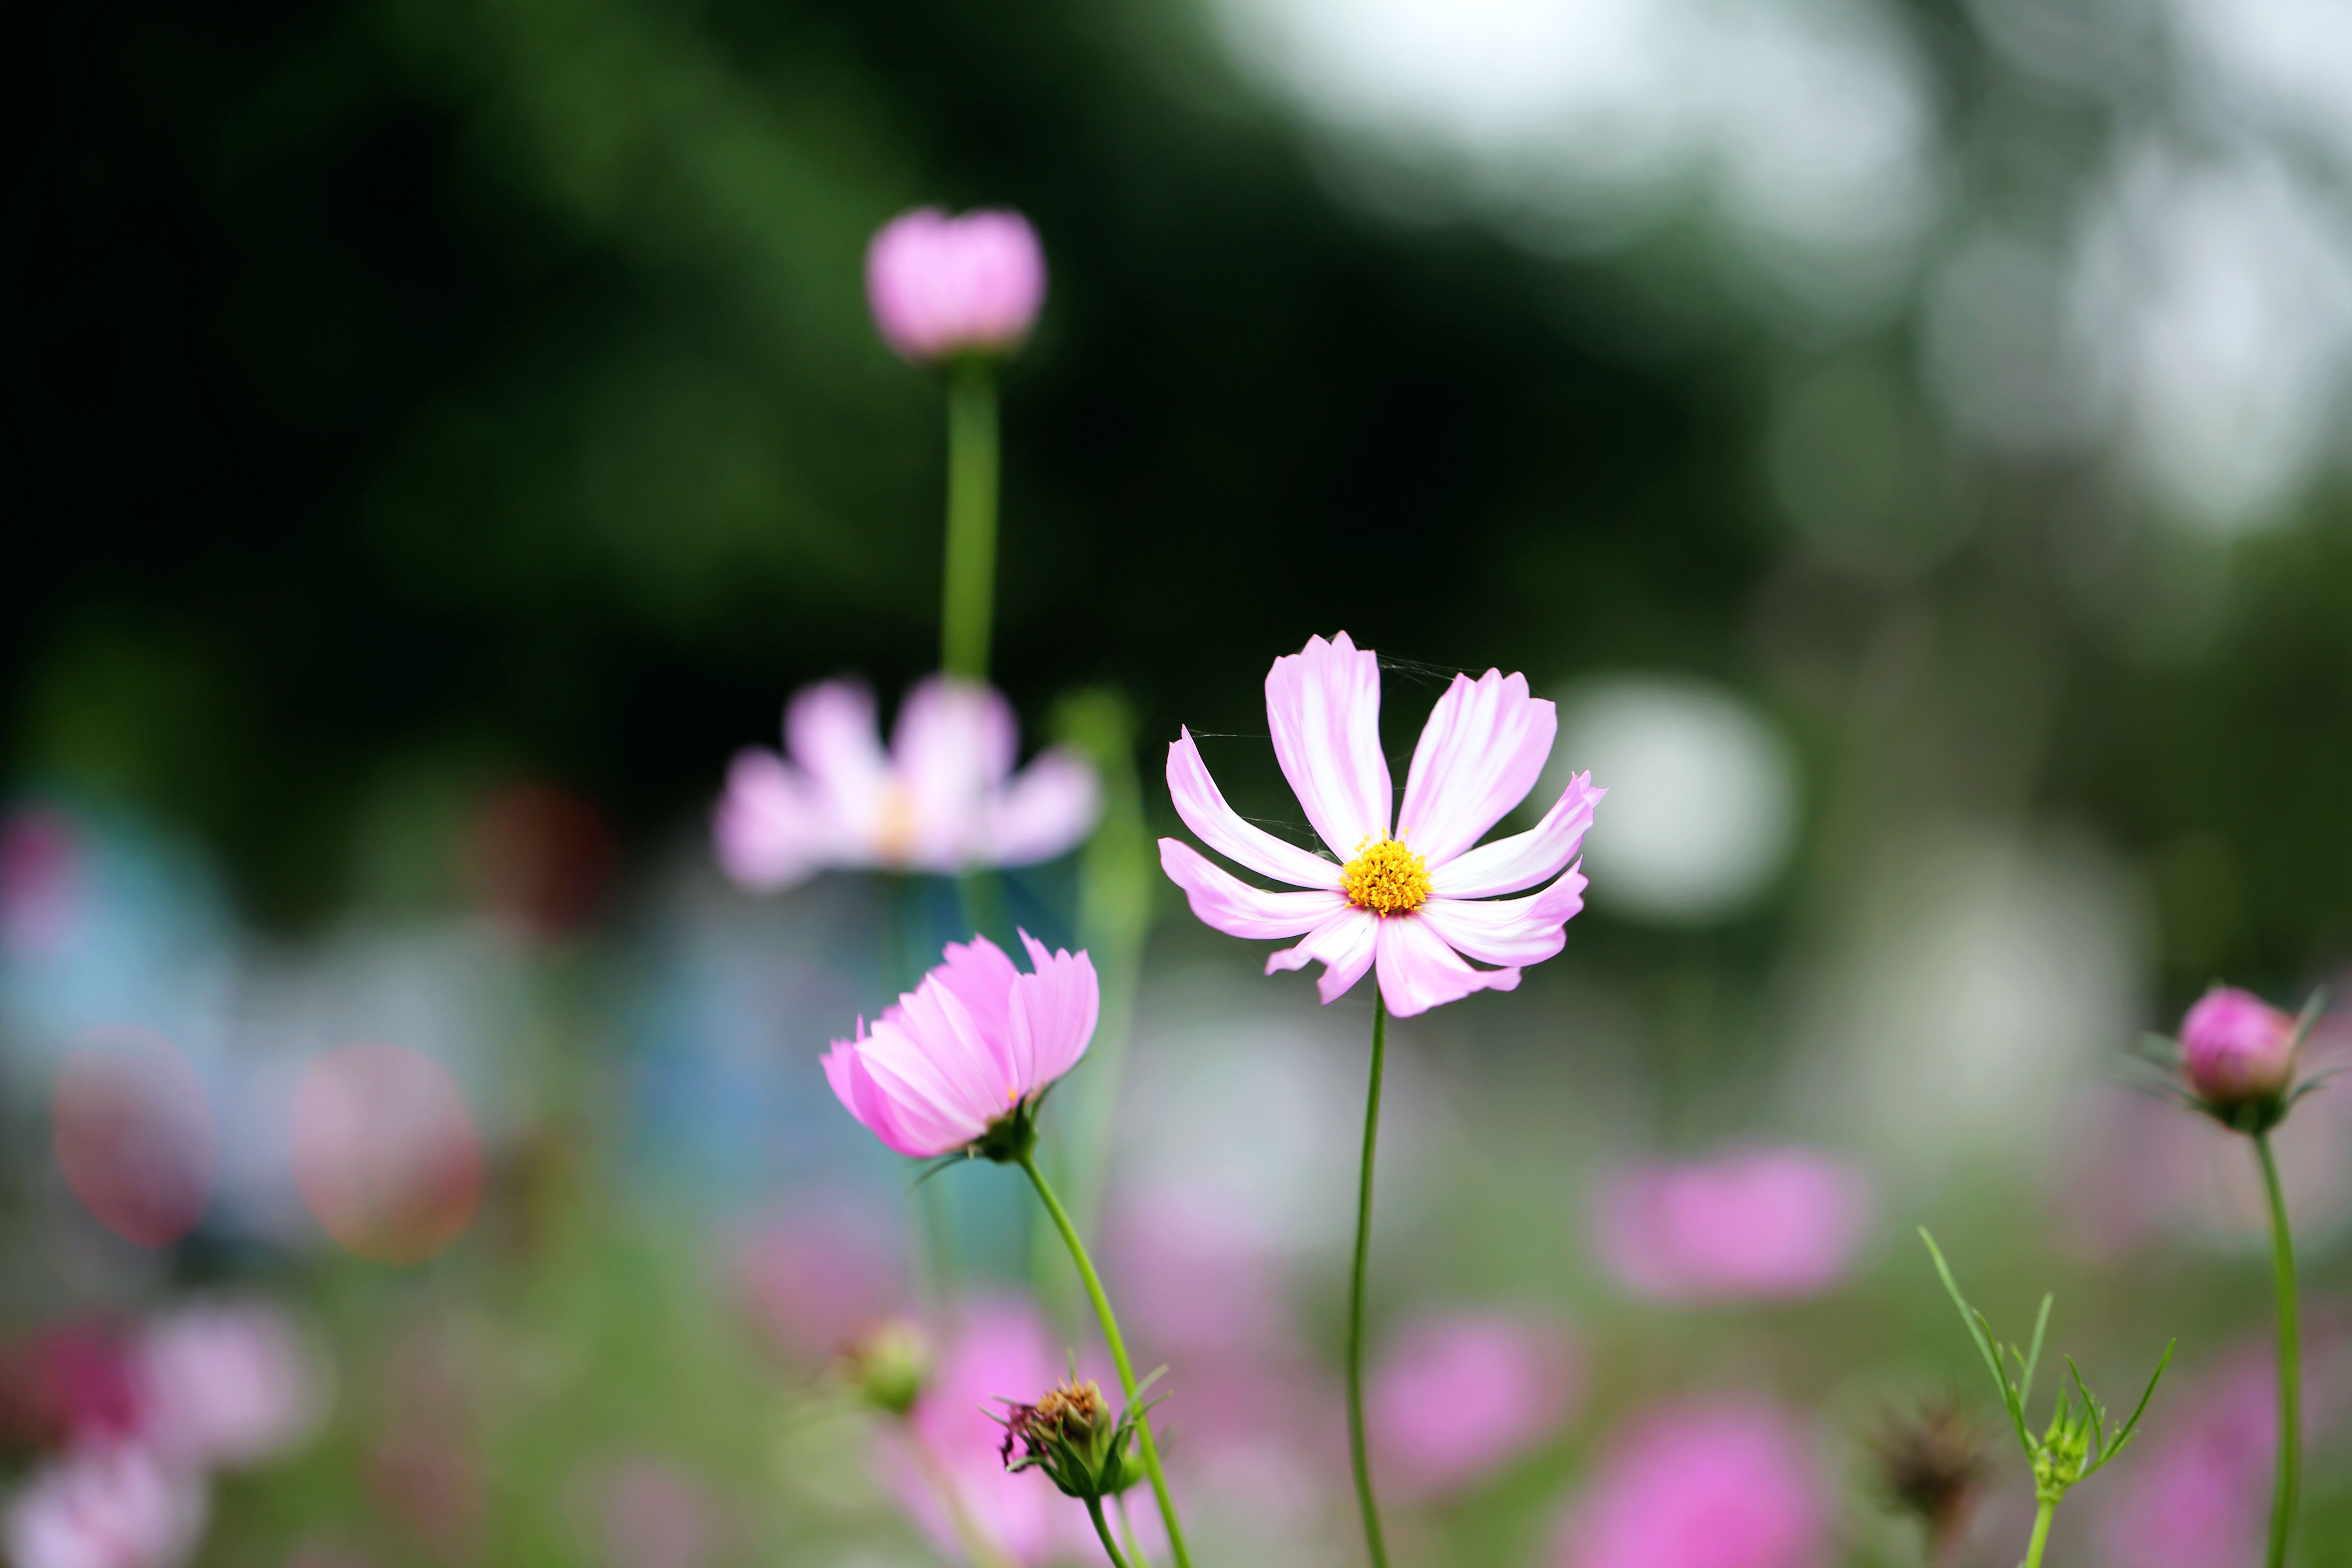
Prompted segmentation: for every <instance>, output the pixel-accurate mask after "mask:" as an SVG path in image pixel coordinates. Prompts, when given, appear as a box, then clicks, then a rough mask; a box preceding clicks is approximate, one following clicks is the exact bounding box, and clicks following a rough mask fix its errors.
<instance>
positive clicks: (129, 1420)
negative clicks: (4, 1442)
mask: <svg viewBox="0 0 2352 1568" xmlns="http://www.w3.org/2000/svg"><path fill="white" fill-rule="evenodd" d="M0 1367H5V1371H4V1372H0V1410H5V1426H6V1436H8V1438H9V1439H11V1440H12V1441H15V1442H18V1443H24V1444H27V1445H30V1446H34V1447H58V1446H60V1445H68V1444H85V1445H86V1444H94V1443H95V1444H104V1443H110V1442H114V1441H118V1440H121V1439H123V1438H127V1437H130V1436H134V1435H136V1434H137V1433H138V1432H139V1431H140V1430H141V1429H142V1426H144V1424H145V1422H146V1418H147V1411H146V1400H145V1398H144V1395H143V1392H142V1387H141V1382H142V1380H141V1378H140V1375H139V1365H138V1355H137V1352H136V1348H135V1346H134V1344H133V1342H132V1341H131V1336H130V1335H128V1334H126V1333H124V1332H122V1331H119V1330H117V1329H116V1328H114V1327H112V1326H110V1325H108V1324H105V1323H96V1322H76V1323H65V1324H60V1325H58V1326H57V1327H54V1328H49V1329H45V1330H43V1331H40V1332H39V1333H37V1334H35V1335H34V1336H32V1338H30V1339H29V1340H27V1341H26V1342H24V1343H22V1344H20V1345H15V1346H11V1347H10V1348H9V1351H8V1353H7V1356H6V1358H5V1363H0Z"/></svg>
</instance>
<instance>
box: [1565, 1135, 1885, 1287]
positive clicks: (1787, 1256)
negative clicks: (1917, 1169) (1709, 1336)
mask: <svg viewBox="0 0 2352 1568" xmlns="http://www.w3.org/2000/svg"><path fill="white" fill-rule="evenodd" d="M1870 1212H1871V1202H1870V1186H1869V1183H1868V1181H1867V1179H1866V1178H1865V1177H1864V1175H1863V1173H1861V1172H1860V1171H1857V1170H1856V1169H1854V1168H1853V1166H1851V1165H1848V1164H1845V1163H1842V1162H1840V1161H1837V1160H1832V1159H1831V1158H1829V1157H1828V1156H1827V1155H1824V1154H1819V1153H1816V1152H1812V1151H1811V1150H1809V1149H1799V1148H1780V1149H1752V1150H1740V1151H1736V1152H1731V1153H1727V1154H1723V1155H1719V1156H1717V1157H1716V1158H1714V1159H1711V1160H1704V1161H1699V1162H1696V1163H1688V1164H1643V1165H1636V1166H1633V1167H1631V1168H1629V1169H1626V1170H1622V1171H1620V1172H1618V1173H1616V1174H1615V1175H1614V1176H1612V1177H1611V1178H1610V1179H1609V1180H1607V1181H1606V1182H1604V1183H1603V1184H1601V1194H1600V1202H1599V1205H1598V1210H1597V1214H1596V1215H1595V1226H1594V1228H1595V1231H1596V1237H1597V1240H1598V1242H1599V1246H1600V1252H1601V1261H1602V1262H1603V1263H1604V1264H1605V1265H1606V1266H1607V1267H1608V1268H1609V1270H1610V1272H1611V1273H1612V1274H1613V1275H1614V1276H1616V1278H1617V1279H1618V1281H1619V1282H1620V1283H1621V1284H1622V1285H1624V1286H1625V1287H1626V1288H1627V1289H1632V1290H1634V1291H1637V1292H1639V1293H1640V1294H1642V1295H1644V1296H1650V1297H1654V1298H1656V1299H1658V1300H1677V1301H1700V1300H1738V1299H1743V1298H1744V1299H1751V1300H1772V1299H1790V1298H1795V1297H1801V1296H1811V1295H1814V1294H1817V1293H1818V1292H1820V1291H1822V1290H1825V1289H1829V1288H1830V1287H1831V1286H1832V1285H1833V1284H1835V1283H1836V1282H1837V1281H1838V1279H1840V1278H1842V1277H1843V1275H1844V1273H1845V1271H1846V1268H1847V1267H1848V1266H1849V1265H1850V1264H1851V1263H1852V1262H1853V1255H1854V1251H1855V1248H1856V1247H1859V1246H1860V1245H1861V1242H1862V1238H1863V1235H1864V1231H1865V1230H1866V1229H1867V1228H1868V1226H1869V1223H1870Z"/></svg>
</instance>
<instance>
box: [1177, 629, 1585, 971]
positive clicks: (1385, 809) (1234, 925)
mask: <svg viewBox="0 0 2352 1568" xmlns="http://www.w3.org/2000/svg"><path fill="white" fill-rule="evenodd" d="M1265 716H1266V721H1267V722H1268V724H1269V725H1271V726H1272V729H1273V732H1274V755H1275V760H1276V762H1278V763H1281V764H1282V775H1283V777H1284V778H1286V779H1287V780H1288V781H1289V782H1290V789H1291V793H1292V794H1294V795H1297V797H1298V804H1299V805H1300V806H1301V807H1302V808H1303V809H1304V810H1305V811H1306V813H1307V821H1309V822H1310V823H1312V824H1313V825H1314V827H1315V832H1316V835H1317V837H1320V838H1321V839H1322V841H1323V845H1324V847H1325V848H1327V849H1328V850H1329V851H1330V854H1331V856H1332V857H1333V858H1328V859H1327V858H1324V857H1323V856H1320V855H1318V854H1316V853H1315V852H1314V851H1312V850H1309V849H1303V848H1301V847H1298V846H1297V845H1296V844H1292V843H1290V842H1288V841H1287V840H1286V839H1281V838H1277V837H1275V836H1274V835H1273V834H1271V833H1268V832H1267V831H1265V829H1264V828H1262V827H1259V826H1256V825H1255V823H1252V822H1250V821H1249V820H1248V819H1247V818H1245V817H1244V816H1241V815H1240V814H1239V813H1237V812H1235V811H1234V808H1233V807H1232V806H1230V805H1226V804H1225V797H1224V795H1223V793H1221V792H1220V791H1219V790H1218V788H1217V784H1216V781H1215V780H1214V779H1213V778H1211V777H1210V776H1209V768H1208V764H1207V763H1204V762H1202V759H1201V750H1200V747H1199V746H1198V745H1197V744H1196V743H1195V742H1193V739H1192V731H1190V730H1185V731H1181V733H1180V734H1179V735H1178V736H1177V739H1176V741H1175V742H1174V743H1173V744H1172V745H1171V746H1170V747H1169V748H1168V792H1169V794H1170V795H1171V797H1173V799H1174V801H1175V805H1176V815H1177V816H1181V817H1182V818H1183V819H1184V826H1187V827H1189V828H1191V829H1192V831H1193V832H1194V833H1195V834H1196V835H1198V836H1199V837H1200V839H1201V842H1202V843H1203V844H1205V845H1207V846H1208V847H1210V848H1212V849H1213V850H1215V851H1216V852H1217V853H1218V854H1220V855H1223V856H1224V857H1225V858H1227V859H1229V860H1233V861H1234V862H1236V863H1237V864H1239V865H1241V866H1242V867H1244V868H1246V869H1248V870H1251V871H1255V872H1256V873H1257V874H1258V875H1259V876H1261V877H1265V878H1269V879H1272V880H1274V881H1276V882H1283V883H1286V884H1288V885H1289V886H1290V887H1292V888H1296V889H1305V890H1304V891H1300V892H1278V893H1277V892H1268V891H1267V890H1265V889H1262V888H1257V887H1253V886H1251V885H1250V884H1249V883H1247V882H1244V881H1243V880H1241V879H1239V878H1238V877H1235V876H1234V875H1233V874H1232V873H1231V872H1229V871H1226V870H1224V869H1223V868H1221V867H1219V866H1218V865H1216V864H1215V863H1214V862H1213V861H1212V860H1210V859H1209V858H1208V857H1207V856H1205V855H1202V853H1201V852H1200V851H1199V850H1197V849H1195V848H1193V847H1192V846H1191V845H1189V844H1187V843H1185V842H1184V841H1183V840H1181V839H1178V838H1163V839H1161V840H1160V868H1161V869H1162V870H1164V871H1166V872H1167V874H1168V878H1169V879H1170V880H1171V881H1172V882H1174V883H1175V884H1176V885H1177V886H1178V887H1180V888H1181V889H1184V896H1185V898H1186V899H1187V900H1189V901H1190V903H1191V904H1192V912H1193V913H1194V914H1195V915H1197V916H1199V917H1200V919H1201V920H1202V921H1203V922H1204V923H1205V924H1207V925H1210V926H1212V927H1213V928H1215V929H1216V930H1218V931H1223V932H1224V933H1225V934H1226V935H1227V936H1237V937H1242V938H1244V939H1246V940H1253V941H1255V940H1281V939H1287V938H1290V937H1299V938H1302V939H1303V940H1301V941H1300V942H1297V944H1295V945H1293V946H1290V947H1286V948H1284V949H1283V950H1282V951H1281V952H1276V953H1274V954H1272V955H1271V956H1269V957H1268V958H1267V959H1266V961H1265V972H1266V973H1268V974H1272V973H1274V972H1275V971H1276V970H1280V969H1304V968H1305V967H1307V964H1308V963H1320V964H1321V965H1323V973H1322V976H1321V977H1320V978H1319V979H1318V980H1317V982H1316V991H1317V993H1318V994H1319V995H1320V996H1321V997H1322V999H1323V1000H1324V1001H1325V1002H1327V1003H1328V1002H1332V1001H1336V1000H1337V999H1338V998H1339V997H1340V996H1342V995H1344V994H1347V992H1348V991H1349V989H1351V988H1352V987H1353V986H1354V985H1355V984H1356V982H1357V981H1359V980H1361V979H1362V978H1363V977H1364V973H1365V972H1366V971H1367V970H1370V969H1372V968H1374V967H1375V965H1377V966H1378V971H1379V984H1380V988H1381V997H1382V999H1383V1000H1385V1001H1386V1002H1387V1004H1388V1009H1389V1011H1390V1012H1391V1013H1393V1014H1395V1015H1396V1016H1398V1017H1400V1018H1409V1017H1411V1016H1413V1015H1415V1014H1417V1013H1425V1012H1427V1011H1428V1010H1429V1009H1430V1008H1432V1007H1435V1006H1438V1005H1442V1004H1444V1003H1447V1002H1454V1001H1458V1000H1460V999H1461V998H1462V997H1465V996H1467V995H1469V994H1471V993H1472V992H1474V991H1509V990H1513V989H1515V988H1516V987H1517V985H1518V984H1519V972H1520V970H1521V969H1523V968H1524V967H1526V966H1527V965H1528V964H1530V963H1542V962H1543V961H1544V960H1545V959H1547V958H1549V957H1551V956H1552V955H1553V954H1554V953H1557V952H1559V950H1560V949H1561V948H1562V947H1564V946H1566V945H1567V943H1568V936H1567V931H1566V929H1565V928H1566V926H1567V924H1568V922H1569V921H1570V920H1571V919H1573V918H1574V917H1575V915H1576V913H1577V912H1578V911H1579V910H1581V909H1583V908H1584V885H1585V879H1584V874H1583V872H1582V871H1580V870H1579V869H1578V868H1577V867H1576V866H1575V865H1571V864H1570V862H1571V861H1573V860H1575V859H1576V855H1577V851H1578V850H1579V849H1580V848H1581V847H1582V846H1583V843H1584V834H1585V830H1586V829H1587V828H1589V827H1591V826H1592V808H1593V806H1594V805H1596V804H1598V803H1599V801H1600V799H1601V795H1603V794H1604V793H1605V792H1604V791H1601V790H1598V789H1595V788H1593V787H1592V778H1591V774H1589V773H1579V774H1578V775H1577V776H1576V777H1575V778H1574V779H1573V780H1571V781H1570V784H1569V786H1568V788H1567V789H1566V790H1564V791H1563V792H1561V795H1560V797H1559V801H1558V802H1557V803H1556V804H1555V805H1553V806H1552V808H1551V810H1550V811H1549V813H1547V814H1546V815H1545V816H1544V818H1543V820H1542V821H1541V822H1539V823H1538V824H1537V825H1536V826H1534V827H1532V828H1529V829H1528V831H1527V832H1525V833H1519V834H1514V835H1512V836H1511V837H1507V838H1498V839H1496V840H1495V841H1494V842H1493V843H1491V844H1479V843H1478V840H1479V839H1481V838H1483V837H1486V832H1487V830H1488V829H1490V828H1492V827H1493V826H1495V825H1496V823H1498V822H1500V821H1502V820H1503V817H1504V816H1505V815H1506V814H1507V813H1508V812H1509V811H1510V810H1511V808H1512V807H1514V806H1516V805H1518V804H1519V802H1520V801H1521V800H1523V799H1525V798H1526V796H1527V793H1528V791H1529V790H1530V789H1532V788H1534V787H1535V783H1536V779H1537V776H1538V774H1540V773H1542V772H1543V768H1544V762H1545V760H1546V759H1547V758H1549V756H1550V755H1551V743H1552V737H1553V734H1554V732H1555V731H1557V729H1558V728H1559V721H1558V718H1557V716H1556V715H1555V714H1554V712H1553V710H1552V705H1551V704H1550V703H1549V702H1547V701H1545V700H1542V699H1540V698H1537V697H1531V696H1529V695H1528V679H1527V677H1526V676H1524V675H1512V676H1505V675H1504V674H1502V672H1501V671H1499V670H1493V669H1490V670H1488V671H1487V672H1486V674H1485V675H1483V676H1480V677H1479V678H1478V679H1475V680H1473V679H1471V678H1470V677H1468V676H1466V675H1457V676H1455V677H1454V684H1453V685H1452V686H1450V687H1448V688H1447V689H1446V691H1445V695H1444V696H1443V697H1441V698H1439V699H1438V700H1437V706H1436V708H1435V709H1434V710H1432V711H1431V713H1430V715H1429V721H1428V723H1427V724H1425V725H1423V728H1422V731H1421V742H1420V744H1419V745H1417V746H1416V747H1415V748H1414V749H1413V753H1412V772H1411V773H1408V774H1406V776H1405V784H1404V798H1403V800H1402V802H1398V801H1397V799H1396V796H1395V794H1394V790H1393V787H1392V785H1391V780H1390V773H1389V763H1388V756H1387V754H1386V753H1385V752H1383V751H1382V750H1381V668H1380V661H1379V659H1378V658H1376V657H1375V656H1374V655H1373V653H1372V650H1371V649H1370V648H1359V647H1357V646H1356V645H1355V643H1354V642H1352V641H1351V640H1349V637H1348V634H1347V633H1345V632H1341V633H1340V634H1339V636H1338V637H1334V638H1333V639H1331V640H1330V641H1329V642H1326V641H1324V640H1323V639H1322V638H1321V637H1310V638H1309V639H1307V647H1306V648H1305V649H1304V650H1303V651H1301V652H1298V653H1295V654H1287V655H1285V656H1284V657H1283V658H1277V659H1276V660H1275V661H1274V668H1273V669H1272V670H1270V671H1268V672H1267V675H1266V678H1265ZM1392 806H1393V811H1394V821H1393V824H1392V823H1391V807H1392ZM1391 826H1394V828H1395V831H1394V832H1393V833H1391V831H1390V828H1391ZM1473 846H1475V847H1473ZM1562 873H1565V875H1563V874H1562ZM1554 878H1558V880H1557V881H1555V880H1553V879H1554ZM1538 883H1549V886H1547V887H1545V888H1544V889H1542V890H1541V891H1539V892H1537V893H1532V894H1529V895H1528V897H1526V898H1523V899H1503V898H1497V897H1496V895H1497V894H1501V893H1516V892H1521V891H1524V890H1525V889H1528V888H1533V887H1535V886H1536V885H1537V884H1538ZM1469 959H1475V960H1476V961H1477V962H1478V963H1486V964H1493V965H1496V967H1494V968H1491V969H1475V968H1473V967H1471V965H1470V964H1469V963H1466V962H1465V960H1469Z"/></svg>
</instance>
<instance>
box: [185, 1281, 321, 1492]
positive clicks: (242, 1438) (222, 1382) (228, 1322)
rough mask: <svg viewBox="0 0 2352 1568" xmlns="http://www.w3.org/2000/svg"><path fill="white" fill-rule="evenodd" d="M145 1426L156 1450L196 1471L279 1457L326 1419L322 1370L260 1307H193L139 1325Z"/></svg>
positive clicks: (278, 1319) (271, 1310)
mask: <svg viewBox="0 0 2352 1568" xmlns="http://www.w3.org/2000/svg"><path fill="white" fill-rule="evenodd" d="M140 1369H141V1374H142V1386H143V1388H144V1391H145V1394H146V1404H147V1419H146V1429H147V1437H148V1440H149V1442H150V1443H151V1444H152V1446H153V1447H154V1448H155V1450H156V1452H158V1453H159V1454H163V1455H164V1456H166V1457H167V1458H170V1459H172V1460H173V1461H174V1462H176V1463H181V1464H185V1465H189V1466H192V1467H195V1468H205V1469H212V1468H236V1467H240V1466H246V1465H252V1464H257V1463H259V1462H261V1461H263V1460H267V1459H271V1458H277V1457H278V1455H281V1454H283V1453H285V1452H287V1451H288V1450H289V1449H291V1448H293V1447H296V1446H297V1445H299V1443H301V1442H302V1441H303V1440H304V1439H305V1438H307V1437H308V1436H310V1434H311V1432H312V1431H313V1430H314V1429H315V1428H316V1427H317V1426H318V1424H319V1422H320V1419H321V1418H322V1417H323V1416H324V1415H325V1414H326V1405H327V1397H328V1391H327V1385H326V1373H325V1369H324V1366H323V1363H321V1362H320V1360H319V1359H318V1357H317V1356H316V1355H315V1354H314V1352H312V1351H311V1349H310V1346H309V1344H307V1343H306V1342H304V1340H303V1337H302V1334H301V1331H299V1329H298V1328H297V1327H296V1326H295V1324H294V1321H293V1320H292V1319H291V1318H289V1317H288V1316H287V1314H286V1313H285V1311H284V1310H282V1309H280V1308H278V1307H276V1306H273V1305H271V1304H270V1303H268V1302H267V1301H258V1300H217V1301H198V1302H193V1303H190V1304H188V1305H186V1306H183V1307H178V1308H175V1309H173V1310H171V1311H169V1312H167V1313H164V1314H163V1316H161V1317H159V1318H157V1319H156V1320H155V1321H153V1322H152V1323H150V1324H149V1325H148V1326H147V1331H146V1332H145V1334H144V1335H143V1336H142V1342H141V1345H140Z"/></svg>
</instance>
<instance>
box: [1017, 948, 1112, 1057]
mask: <svg viewBox="0 0 2352 1568" xmlns="http://www.w3.org/2000/svg"><path fill="white" fill-rule="evenodd" d="M1021 942H1022V945H1024V947H1026V948H1027V949H1028V950H1029V963H1030V966H1031V968H1032V969H1034V971H1035V973H1032V974H1024V975H1023V976H1021V978H1020V979H1019V980H1018V981H1017V982H1016V983H1015V984H1014V985H1013V1055H1014V1057H1015V1058H1016V1059H1019V1060H1021V1061H1023V1062H1024V1070H1025V1072H1026V1074H1027V1076H1026V1078H1025V1079H1024V1081H1023V1083H1022V1086H1021V1088H1022V1092H1023V1093H1024V1094H1034V1093H1035V1092H1036V1091H1037V1090H1039V1089H1043V1088H1045V1086H1046V1085H1047V1084H1049V1083H1052V1082H1053V1081H1054V1080H1055V1079H1058V1078H1060V1077H1061V1076H1062V1075H1063V1074H1064V1073H1066V1072H1068V1071H1069V1070H1070V1069H1071V1068H1074V1067H1076V1066H1077V1065H1078V1058H1080V1057H1082V1056H1084V1055H1086V1054H1087V1043H1088V1042H1089V1041H1091V1040H1092V1039H1093V1038H1094V1036H1095V1024H1096V1022H1097V1019H1098V1018H1099V1017H1100V1016H1101V1012H1102V986H1101V984H1100V983H1099V982H1098V981H1097V979H1096V978H1095V965H1094V961H1093V960H1092V959H1090V958H1088V957H1087V955H1086V954H1085V953H1084V952H1079V953H1076V954H1073V953H1069V952H1046V951H1045V943H1044V942H1039V941H1038V940H1037V939H1036V938H1035V937H1033V936H1031V935H1030V934H1029V933H1028V932H1027V931H1023V932H1022V933H1021Z"/></svg>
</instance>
